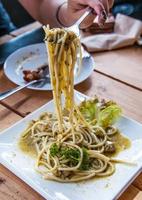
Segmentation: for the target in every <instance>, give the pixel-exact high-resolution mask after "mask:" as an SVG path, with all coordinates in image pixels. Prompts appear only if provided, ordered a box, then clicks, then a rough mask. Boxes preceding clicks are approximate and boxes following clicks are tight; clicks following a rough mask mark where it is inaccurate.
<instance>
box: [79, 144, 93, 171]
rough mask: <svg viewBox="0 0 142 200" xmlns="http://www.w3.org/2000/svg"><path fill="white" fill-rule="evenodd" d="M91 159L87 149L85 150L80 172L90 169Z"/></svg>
mask: <svg viewBox="0 0 142 200" xmlns="http://www.w3.org/2000/svg"><path fill="white" fill-rule="evenodd" d="M90 165H91V163H90V159H89V156H88V153H87V149H85V148H83V160H82V163H81V166H80V170H88V169H89V168H90Z"/></svg>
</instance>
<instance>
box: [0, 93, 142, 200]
mask: <svg viewBox="0 0 142 200" xmlns="http://www.w3.org/2000/svg"><path fill="white" fill-rule="evenodd" d="M75 94H76V95H79V96H81V97H83V98H90V97H89V96H86V95H84V94H82V93H80V92H78V91H76V90H75ZM51 101H53V99H52V100H51ZM51 101H49V102H47V103H46V104H44V105H43V106H41V107H39V108H38V109H36V110H35V111H33V112H32V113H30V114H29V115H28V116H26V117H25V118H23V119H20V120H19V121H18V122H16V123H14V124H13V125H12V126H11V127H9V128H7V129H5V130H3V131H2V132H0V135H2V134H5V133H6V132H7V131H9V130H10V129H11V128H13V127H14V126H16V125H18V124H20V123H22V122H23V121H24V120H25V119H26V118H30V117H31V116H33V115H34V114H36V113H37V112H39V111H40V110H42V109H43V108H44V107H45V106H46V105H47V104H48V103H50V102H51ZM122 118H124V119H127V120H128V121H131V122H133V123H136V124H137V125H140V126H141V127H142V124H141V123H139V122H137V121H136V120H133V119H131V118H129V117H127V116H124V115H122ZM0 163H1V164H2V165H4V166H5V167H6V168H7V169H9V170H10V171H11V172H13V173H14V174H15V175H16V176H18V177H19V178H20V179H21V180H23V181H24V182H25V183H27V184H28V185H29V186H30V187H31V188H33V189H34V190H35V191H36V192H38V193H39V194H40V195H41V196H43V197H44V198H45V196H47V193H46V192H45V191H44V190H43V189H42V188H41V187H39V186H36V184H34V183H31V182H30V181H31V180H30V178H28V177H27V176H26V175H22V174H21V173H20V170H17V171H15V169H14V167H12V166H11V165H10V164H9V163H8V162H5V161H4V160H3V159H2V158H1V156H0ZM141 170H142V165H141V167H140V168H139V170H138V171H137V172H136V173H135V174H133V176H132V177H131V178H129V180H128V181H127V183H126V184H125V185H124V187H123V188H121V190H119V191H118V192H117V194H116V195H115V197H114V198H113V199H112V200H116V199H118V198H119V197H120V196H121V194H122V193H123V192H124V191H125V190H126V189H127V188H128V186H129V185H130V184H131V183H132V182H133V180H134V179H135V178H136V177H137V176H138V175H139V174H140V173H141ZM29 180H30V181H29ZM44 195H45V196H44ZM48 195H49V194H48ZM49 197H50V199H51V200H52V199H53V200H55V199H54V198H52V197H51V196H49Z"/></svg>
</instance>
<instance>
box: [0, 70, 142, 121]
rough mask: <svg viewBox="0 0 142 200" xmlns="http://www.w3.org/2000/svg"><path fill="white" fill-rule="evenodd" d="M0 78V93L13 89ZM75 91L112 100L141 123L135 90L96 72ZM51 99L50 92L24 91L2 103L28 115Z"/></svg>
mask: <svg viewBox="0 0 142 200" xmlns="http://www.w3.org/2000/svg"><path fill="white" fill-rule="evenodd" d="M0 78H1V80H2V84H1V85H0V91H2V90H5V89H8V88H12V87H15V85H14V84H12V83H11V82H10V81H8V80H7V79H6V78H5V77H4V75H3V74H2V73H1V76H0ZM75 89H77V90H79V91H80V92H82V93H85V94H86V95H89V96H93V95H95V94H96V95H98V96H100V97H101V98H106V99H112V100H114V101H116V102H118V104H120V106H122V108H123V111H124V114H125V115H127V116H129V117H131V118H133V119H135V120H138V121H139V122H142V112H141V109H140V108H141V107H142V101H141V99H142V92H140V91H138V90H136V89H133V88H131V87H129V86H127V85H124V84H122V83H119V82H118V81H115V80H112V79H111V78H108V77H106V76H103V75H101V74H99V73H97V72H93V74H92V75H91V76H90V77H89V78H88V79H87V80H86V81H84V82H83V83H81V84H80V85H78V86H76V87H75ZM51 98H52V93H51V92H48V91H33V90H29V89H25V90H22V91H21V92H18V93H16V94H14V95H13V96H11V97H9V98H8V99H6V100H5V101H4V102H6V103H7V104H8V105H10V106H12V107H13V108H15V109H17V110H18V111H19V112H21V113H29V112H32V111H34V110H35V109H37V108H38V107H40V106H42V105H43V104H45V103H46V102H48V101H49V100H51Z"/></svg>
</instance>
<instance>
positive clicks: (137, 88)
mask: <svg viewBox="0 0 142 200" xmlns="http://www.w3.org/2000/svg"><path fill="white" fill-rule="evenodd" d="M94 72H97V73H99V74H101V75H103V76H106V77H108V78H111V79H113V80H115V81H118V82H120V83H122V84H125V85H127V86H129V87H131V88H133V89H136V90H138V91H140V92H142V89H141V88H139V87H136V86H134V85H131V84H129V83H127V82H125V81H122V80H120V79H118V78H115V77H113V76H111V75H109V74H107V73H103V72H101V71H99V70H97V69H94Z"/></svg>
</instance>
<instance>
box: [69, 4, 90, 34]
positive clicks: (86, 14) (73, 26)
mask: <svg viewBox="0 0 142 200" xmlns="http://www.w3.org/2000/svg"><path fill="white" fill-rule="evenodd" d="M92 11H93V9H92V8H90V7H88V9H87V10H86V12H85V13H84V14H83V15H82V16H81V17H80V18H79V19H78V20H77V21H76V22H75V23H74V24H73V25H72V26H70V27H68V28H66V29H67V30H69V31H73V32H75V33H76V35H77V36H80V33H79V25H80V24H81V23H82V22H83V20H84V19H85V18H86V17H87V16H88V15H89V14H91V13H92Z"/></svg>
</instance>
